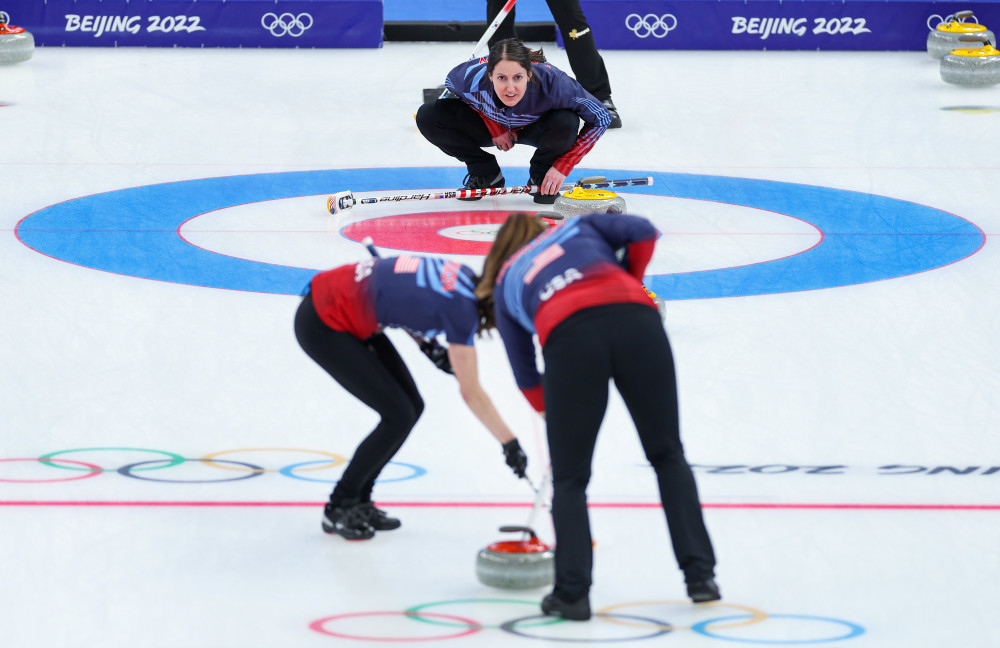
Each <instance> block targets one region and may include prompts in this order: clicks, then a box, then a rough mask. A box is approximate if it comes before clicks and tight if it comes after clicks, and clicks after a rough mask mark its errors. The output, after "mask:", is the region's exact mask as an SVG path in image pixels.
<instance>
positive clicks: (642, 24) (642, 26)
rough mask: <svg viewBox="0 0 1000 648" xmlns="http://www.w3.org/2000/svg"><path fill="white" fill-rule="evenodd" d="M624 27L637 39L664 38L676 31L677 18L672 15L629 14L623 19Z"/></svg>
mask: <svg viewBox="0 0 1000 648" xmlns="http://www.w3.org/2000/svg"><path fill="white" fill-rule="evenodd" d="M625 27H626V28H627V29H628V30H629V31H631V32H632V33H633V34H635V35H636V36H638V37H639V38H648V37H650V36H652V37H653V38H665V37H666V36H667V34H669V33H670V32H672V31H673V30H675V29H677V16H675V15H673V14H663V15H662V16H657V15H656V14H646V15H645V16H640V15H639V14H629V15H628V16H626V17H625Z"/></svg>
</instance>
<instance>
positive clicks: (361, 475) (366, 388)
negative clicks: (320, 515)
mask: <svg viewBox="0 0 1000 648" xmlns="http://www.w3.org/2000/svg"><path fill="white" fill-rule="evenodd" d="M295 337H296V339H297V340H298V341H299V345H300V346H301V347H302V350H303V351H305V352H306V354H307V355H308V356H309V357H310V358H312V359H313V360H315V361H316V363H317V364H318V365H319V366H321V367H322V368H323V369H325V370H326V372H327V373H328V374H330V375H331V376H332V377H333V379H334V380H336V381H337V382H338V383H340V384H341V385H342V386H343V387H344V389H346V390H347V391H349V392H350V393H351V394H353V395H354V396H356V397H357V398H358V399H359V400H360V401H361V402H363V403H364V404H365V405H367V406H368V407H370V408H372V409H373V410H375V411H376V412H378V414H379V416H381V417H382V418H381V420H380V421H379V423H378V425H377V426H375V429H374V430H372V431H371V433H370V434H369V435H368V436H367V437H366V438H365V440H364V441H362V442H361V444H360V445H359V446H358V448H357V450H355V451H354V456H353V457H352V458H351V463H350V464H349V465H348V466H347V469H346V470H344V474H343V476H342V477H341V478H340V481H339V482H338V483H337V486H336V487H335V488H334V489H333V494H332V495H331V496H330V501H331V502H332V503H333V504H334V505H337V504H340V503H341V502H343V501H344V500H348V499H349V500H354V499H357V500H358V501H361V502H367V501H371V494H372V487H373V486H374V484H375V479H376V478H377V477H378V475H379V473H380V472H382V469H383V468H385V465H386V464H387V463H389V461H390V460H391V459H392V458H393V457H394V456H395V454H396V452H397V451H398V450H399V448H400V446H402V445H403V442H404V441H406V437H407V436H409V434H410V430H412V429H413V426H414V425H416V423H417V419H418V418H420V414H421V413H422V412H423V411H424V401H423V399H422V398H421V397H420V393H419V392H418V391H417V385H416V383H414V382H413V376H412V375H410V371H409V370H408V369H407V368H406V364H404V363H403V359H402V358H400V357H399V353H398V352H397V351H396V348H395V347H394V346H393V345H392V341H391V340H389V338H388V337H386V335H385V334H384V333H376V334H375V335H373V336H372V337H370V338H368V339H367V340H359V339H358V338H356V337H354V336H353V335H351V334H350V333H344V332H343V331H336V330H334V329H332V328H330V327H329V326H327V325H326V324H324V323H323V321H322V320H321V319H320V318H319V315H318V314H317V313H316V308H315V307H314V306H313V301H312V293H309V294H307V295H306V296H305V298H304V299H303V300H302V303H301V304H300V305H299V309H298V311H297V312H296V314H295Z"/></svg>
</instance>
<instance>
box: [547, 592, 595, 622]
mask: <svg viewBox="0 0 1000 648" xmlns="http://www.w3.org/2000/svg"><path fill="white" fill-rule="evenodd" d="M542 614H545V615H546V616H554V617H560V618H563V619H568V620H569V621H587V620H588V619H590V599H589V598H587V597H586V596H584V597H582V598H581V599H580V600H578V601H576V602H575V603H567V602H566V601H564V600H562V599H561V598H559V597H558V596H556V595H555V593H552V594H549V595H548V596H546V597H545V598H543V599H542Z"/></svg>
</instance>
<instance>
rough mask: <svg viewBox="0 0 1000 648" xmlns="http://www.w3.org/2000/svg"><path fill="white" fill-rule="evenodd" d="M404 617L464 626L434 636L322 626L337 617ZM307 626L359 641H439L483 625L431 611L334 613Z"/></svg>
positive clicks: (472, 631) (454, 637) (461, 635)
mask: <svg viewBox="0 0 1000 648" xmlns="http://www.w3.org/2000/svg"><path fill="white" fill-rule="evenodd" d="M399 615H402V616H404V617H419V616H430V617H440V618H442V619H450V620H452V621H460V622H461V623H463V624H465V626H466V627H465V628H463V629H462V630H461V631H459V632H457V633H454V634H447V635H437V636H434V637H365V636H361V635H349V634H344V633H342V632H334V631H333V630H329V629H327V628H324V627H323V626H324V625H325V624H326V623H327V622H329V621H336V620H338V619H348V618H352V617H354V618H357V617H366V616H399ZM309 628H310V629H312V630H315V631H316V632H320V633H322V634H325V635H330V636H331V637H338V638H340V639H357V640H360V641H441V640H444V639H458V638H459V637H465V636H468V635H471V634H475V633H477V632H479V631H480V630H482V629H483V626H481V625H480V624H478V623H476V622H475V621H473V620H471V619H465V618H463V617H459V616H454V615H452V614H436V613H433V612H419V613H417V612H349V613H347V614H336V615H334V616H329V617H325V618H323V619H319V620H318V621H313V622H312V623H310V624H309Z"/></svg>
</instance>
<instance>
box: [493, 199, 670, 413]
mask: <svg viewBox="0 0 1000 648" xmlns="http://www.w3.org/2000/svg"><path fill="white" fill-rule="evenodd" d="M657 236H658V232H657V230H656V228H655V227H653V224H652V223H650V222H649V221H648V220H646V219H644V218H640V217H638V216H630V215H626V214H590V215H587V216H579V217H575V218H569V219H566V220H564V221H563V222H562V223H561V224H560V225H558V226H555V227H550V228H549V229H547V230H546V231H544V232H543V233H542V234H540V235H539V236H538V237H537V238H535V239H534V240H533V241H531V242H530V243H528V244H527V245H525V246H524V247H523V248H521V249H520V250H518V251H517V252H516V253H515V254H514V255H513V256H511V258H510V259H509V260H508V261H507V262H506V263H505V264H504V266H503V267H502V268H501V269H500V272H499V273H498V275H497V282H496V287H495V289H494V302H495V308H496V320H497V330H498V331H499V332H500V336H501V338H503V342H504V346H505V348H506V349H507V356H508V358H509V359H510V363H511V368H512V369H513V371H514V377H515V379H516V380H517V384H518V387H520V388H521V389H522V391H525V392H526V395H528V399H529V400H530V401H532V404H533V405H536V407H537V406H538V402H537V399H536V398H533V397H532V395H529V394H528V391H529V390H534V389H537V388H538V387H539V385H540V383H541V376H540V375H539V373H538V370H537V365H536V361H535V348H534V343H533V339H532V336H533V334H535V333H537V334H538V338H539V342H540V344H542V345H543V346H544V345H545V341H546V339H547V337H548V335H549V333H551V332H552V330H553V329H554V328H555V327H556V325H558V324H559V322H562V321H563V320H565V319H566V318H567V317H569V316H570V315H572V314H573V313H575V312H577V311H579V310H582V309H584V308H590V307H593V306H600V305H603V304H616V303H630V302H634V303H641V304H648V305H649V306H650V307H652V308H655V307H656V306H655V305H654V304H653V301H652V300H651V299H650V297H649V295H648V294H647V293H646V290H645V288H644V287H643V285H642V274H643V272H644V271H645V268H646V264H647V263H648V262H649V259H650V257H651V256H652V252H653V247H654V245H655V241H656V237H657ZM623 247H624V248H626V249H627V251H628V255H627V258H628V263H627V266H625V267H623V266H622V265H621V264H620V263H618V260H617V257H616V255H615V252H616V250H618V249H619V248H623Z"/></svg>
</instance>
